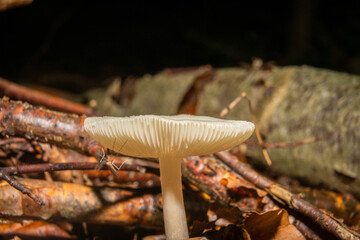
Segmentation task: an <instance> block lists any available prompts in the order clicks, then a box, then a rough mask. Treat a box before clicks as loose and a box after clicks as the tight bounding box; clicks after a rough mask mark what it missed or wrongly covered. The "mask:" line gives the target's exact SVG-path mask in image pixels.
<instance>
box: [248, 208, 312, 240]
mask: <svg viewBox="0 0 360 240" xmlns="http://www.w3.org/2000/svg"><path fill="white" fill-rule="evenodd" d="M244 228H245V229H246V230H247V232H248V233H249V234H250V236H251V239H252V240H256V239H261V240H266V239H272V240H285V239H293V240H304V239H305V238H304V236H303V235H302V234H301V233H300V232H299V231H298V230H297V229H296V228H295V226H294V225H292V224H290V222H289V216H288V213H287V212H286V211H285V210H283V209H281V210H276V211H269V212H266V213H264V214H258V213H253V214H251V215H250V216H249V217H248V218H247V219H246V220H245V224H244Z"/></svg>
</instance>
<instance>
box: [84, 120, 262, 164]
mask: <svg viewBox="0 0 360 240" xmlns="http://www.w3.org/2000/svg"><path fill="white" fill-rule="evenodd" d="M84 127H85V130H86V131H87V133H88V134H89V135H90V136H91V137H93V138H94V139H95V140H97V141H98V142H99V143H101V144H102V145H103V146H104V147H106V148H109V149H112V150H114V151H116V152H119V153H122V154H125V155H129V156H134V157H148V158H159V157H160V156H170V157H176V158H181V157H186V156H194V155H205V154H210V153H214V152H218V151H223V150H226V149H229V148H232V147H234V146H236V145H239V144H241V143H242V142H243V141H245V140H246V139H247V138H249V137H250V136H251V134H252V132H253V131H254V128H255V127H254V124H252V123H251V122H246V121H233V120H223V119H218V118H212V117H205V116H193V115H176V116H155V115H143V116H132V117H122V118H120V117H91V118H86V119H85V123H84Z"/></svg>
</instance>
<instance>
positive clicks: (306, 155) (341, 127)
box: [98, 66, 360, 197]
mask: <svg viewBox="0 0 360 240" xmlns="http://www.w3.org/2000/svg"><path fill="white" fill-rule="evenodd" d="M204 75H205V76H206V75H207V76H208V78H210V80H209V79H208V80H207V81H206V84H203V85H201V84H200V83H201V81H200V80H201V79H203V78H204ZM199 76H202V78H199ZM199 79H200V80H199ZM199 81H200V83H199ZM199 84H200V85H201V87H197V86H199ZM159 86H160V87H159ZM134 91H135V97H134V98H133V99H132V101H131V102H130V104H129V105H127V106H126V107H121V106H120V107H119V106H118V107H117V108H116V110H113V111H112V112H110V113H107V114H112V115H133V114H176V113H177V111H178V109H180V108H181V104H184V102H186V99H185V96H186V97H189V96H190V98H191V99H192V102H190V105H191V104H192V109H195V113H196V114H197V115H209V116H218V115H219V113H220V111H221V110H222V109H223V108H224V107H226V106H227V105H228V104H229V103H230V102H231V101H232V100H234V99H235V98H236V97H237V96H239V95H240V94H241V93H242V92H246V93H247V96H248V97H249V98H250V99H251V103H252V106H253V108H254V111H255V115H256V116H257V119H258V126H259V129H260V131H261V133H262V134H263V136H264V139H265V141H266V142H298V141H301V140H304V139H309V138H312V137H317V138H319V140H318V141H316V142H313V143H310V144H305V145H301V146H298V147H296V148H276V149H275V148H273V149H269V150H268V151H269V154H270V156H271V159H272V161H273V164H272V165H271V166H267V165H266V163H265V161H264V160H263V157H262V155H261V149H260V148H258V147H250V146H249V147H248V148H247V154H248V156H250V159H249V162H250V163H252V164H256V165H262V166H263V167H265V168H266V171H269V172H273V173H277V174H285V175H289V176H292V177H296V178H299V179H302V180H305V181H306V182H308V183H310V184H313V185H316V186H327V187H328V188H331V189H336V190H339V191H346V192H351V193H354V194H355V195H356V196H357V197H359V196H360V147H359V143H360V77H359V76H355V75H350V74H346V73H340V72H335V71H330V70H325V69H317V68H313V67H309V66H301V67H298V66H289V67H271V68H266V69H265V68H264V67H252V68H250V69H244V68H227V69H211V68H209V67H202V68H199V69H195V70H183V71H169V70H166V71H163V72H160V73H159V74H156V75H153V76H149V75H147V76H145V77H143V78H140V79H138V81H137V84H136V85H135V89H134ZM105 97H109V96H105ZM98 101H99V102H101V101H102V100H98ZM186 104H189V102H187V103H186ZM226 118H228V119H242V120H251V116H250V112H249V109H248V106H247V103H246V102H245V101H244V102H240V103H239V104H238V105H237V106H236V107H235V108H234V109H232V110H231V111H230V113H229V114H228V115H227V116H226ZM252 140H254V141H255V138H254V137H253V139H252ZM250 141H251V140H250Z"/></svg>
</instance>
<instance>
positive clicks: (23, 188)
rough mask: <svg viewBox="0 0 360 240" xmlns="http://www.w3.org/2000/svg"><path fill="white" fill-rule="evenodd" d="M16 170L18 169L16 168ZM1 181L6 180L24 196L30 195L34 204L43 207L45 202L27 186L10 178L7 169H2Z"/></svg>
mask: <svg viewBox="0 0 360 240" xmlns="http://www.w3.org/2000/svg"><path fill="white" fill-rule="evenodd" d="M14 168H15V169H16V167H14ZM0 179H2V180H5V181H6V182H7V183H9V185H10V186H12V187H13V188H15V189H17V190H19V191H20V192H22V193H23V194H26V195H28V196H29V197H30V198H31V199H32V200H34V202H36V203H37V204H39V205H41V206H43V205H44V202H43V201H42V200H41V199H40V198H39V197H38V196H37V195H36V194H35V193H34V192H33V191H32V190H31V189H30V188H28V187H26V186H25V185H23V184H21V183H19V182H18V181H16V180H15V178H13V177H11V176H10V173H9V172H8V171H7V169H4V168H3V169H0Z"/></svg>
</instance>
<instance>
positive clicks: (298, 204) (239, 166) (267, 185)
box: [216, 152, 360, 239]
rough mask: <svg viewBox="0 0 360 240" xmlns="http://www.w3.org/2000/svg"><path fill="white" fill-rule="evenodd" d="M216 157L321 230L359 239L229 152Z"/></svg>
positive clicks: (353, 233)
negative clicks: (317, 225)
mask: <svg viewBox="0 0 360 240" xmlns="http://www.w3.org/2000/svg"><path fill="white" fill-rule="evenodd" d="M216 156H218V157H219V158H220V159H221V160H222V161H224V162H225V163H226V164H227V165H229V166H230V167H231V168H232V169H234V170H235V171H236V172H237V173H238V174H240V175H241V176H243V177H244V178H245V179H246V180H248V181H249V182H251V183H253V184H255V185H256V186H258V187H260V188H262V189H264V190H266V191H267V192H268V193H269V194H270V195H272V196H273V198H274V199H275V200H278V201H279V202H280V203H282V204H285V205H287V206H288V207H290V208H291V209H295V210H296V211H297V212H299V213H302V214H304V215H305V216H307V217H309V218H311V219H312V220H313V221H314V222H315V223H317V224H319V225H320V226H321V227H322V228H324V229H326V230H327V231H328V232H330V233H332V234H333V235H334V236H336V237H338V238H340V239H360V235H359V234H357V233H356V232H354V231H352V230H350V229H349V228H348V227H346V226H345V225H344V224H342V223H341V222H340V221H339V220H336V219H335V218H333V217H331V216H330V215H328V214H327V213H325V212H323V211H321V210H320V209H318V208H317V207H315V206H313V205H311V204H310V203H308V202H306V201H304V200H303V199H301V198H300V197H298V196H296V195H294V194H292V193H291V192H289V191H288V190H286V189H285V188H283V187H281V186H280V185H279V184H277V183H276V182H274V181H273V180H271V179H269V178H266V177H264V176H262V175H260V174H259V173H257V172H256V171H255V170H253V169H252V168H251V167H250V165H248V164H246V163H243V162H241V161H238V159H237V158H236V157H235V156H233V155H231V154H230V153H229V152H219V153H216Z"/></svg>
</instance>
